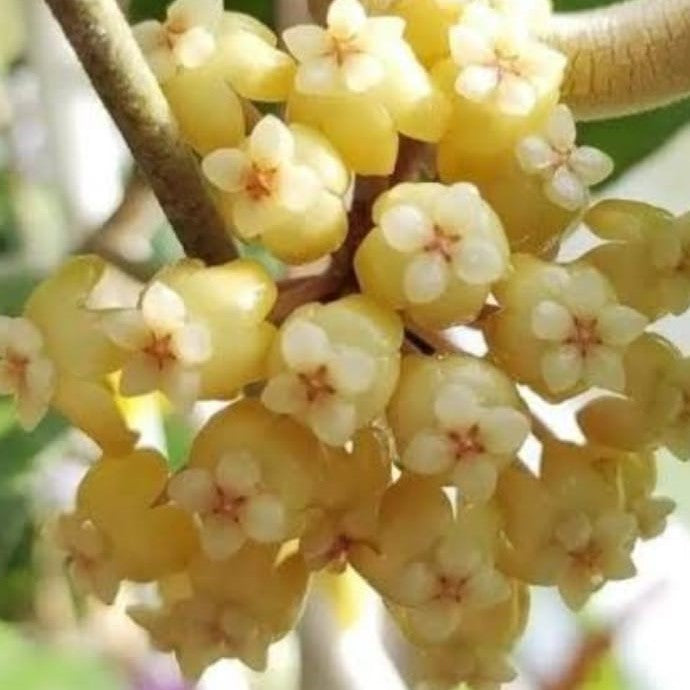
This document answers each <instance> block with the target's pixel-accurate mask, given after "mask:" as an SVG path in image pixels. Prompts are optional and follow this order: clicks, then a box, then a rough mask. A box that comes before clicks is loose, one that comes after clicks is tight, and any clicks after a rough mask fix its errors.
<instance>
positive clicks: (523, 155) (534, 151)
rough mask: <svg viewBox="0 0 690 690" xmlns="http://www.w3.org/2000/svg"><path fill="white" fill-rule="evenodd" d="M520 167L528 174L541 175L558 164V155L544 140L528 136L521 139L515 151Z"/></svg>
mask: <svg viewBox="0 0 690 690" xmlns="http://www.w3.org/2000/svg"><path fill="white" fill-rule="evenodd" d="M515 153H516V155H517V159H518V163H519V164H520V167H521V168H522V169H523V170H524V171H525V172H526V173H530V174H535V173H541V172H544V171H547V170H548V169H549V168H551V167H553V166H555V165H556V164H557V163H558V160H559V158H558V154H557V153H556V152H555V151H554V150H553V148H552V147H551V145H550V144H549V142H548V141H546V140H545V139H542V137H538V136H529V137H525V138H524V139H522V140H521V141H520V142H519V143H518V145H517V147H516V149H515Z"/></svg>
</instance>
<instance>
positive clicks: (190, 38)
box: [132, 0, 223, 82]
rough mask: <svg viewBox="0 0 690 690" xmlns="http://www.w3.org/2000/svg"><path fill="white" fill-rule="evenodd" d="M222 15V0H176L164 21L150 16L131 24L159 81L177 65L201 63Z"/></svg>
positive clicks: (211, 49)
mask: <svg viewBox="0 0 690 690" xmlns="http://www.w3.org/2000/svg"><path fill="white" fill-rule="evenodd" d="M222 16H223V2H222V0H175V2H173V3H172V4H171V5H170V6H169V7H168V11H167V17H166V20H165V21H164V22H159V21H156V20H153V19H152V20H147V21H144V22H141V23H140V24H137V25H136V26H134V27H133V29H132V30H133V32H134V37H135V38H136V40H137V42H138V43H139V46H140V47H141V49H142V51H143V52H144V55H145V56H146V59H147V60H148V63H149V66H150V67H151V69H152V70H153V72H154V74H155V75H156V77H157V78H158V81H160V82H165V81H167V80H168V79H170V77H173V76H174V75H175V74H176V72H177V71H178V69H194V68H195V67H200V66H201V65H203V64H204V63H205V62H206V61H207V60H208V59H209V58H210V57H211V56H212V55H213V53H214V52H215V50H216V39H215V32H216V29H217V27H218V24H219V23H220V20H221V18H222Z"/></svg>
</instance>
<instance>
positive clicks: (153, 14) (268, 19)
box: [129, 0, 273, 25]
mask: <svg viewBox="0 0 690 690" xmlns="http://www.w3.org/2000/svg"><path fill="white" fill-rule="evenodd" d="M171 1H172V0H131V2H130V4H129V18H130V20H131V21H133V22H139V21H141V20H142V19H160V18H161V17H162V16H163V15H164V14H165V8H166V7H167V6H168V5H169V4H170V2H171ZM225 7H226V8H227V9H229V10H234V11H235V12H245V13H246V14H251V15H252V16H254V17H256V18H257V19H260V20H261V21H262V22H265V23H266V24H269V25H271V24H272V23H273V2H272V1H271V0H225Z"/></svg>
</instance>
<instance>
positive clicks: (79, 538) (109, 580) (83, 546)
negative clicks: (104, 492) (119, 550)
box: [56, 513, 122, 604]
mask: <svg viewBox="0 0 690 690" xmlns="http://www.w3.org/2000/svg"><path fill="white" fill-rule="evenodd" d="M56 538H57V543H58V545H59V546H60V547H61V548H62V549H64V550H65V551H66V552H67V567H68V569H69V573H70V576H71V579H72V582H73V583H74V586H75V587H76V589H77V590H78V591H79V593H80V594H93V595H95V596H96V597H98V599H100V600H101V601H102V602H103V603H104V604H112V603H113V601H114V600H115V595H116V594H117V590H118V589H119V587H120V581H121V580H122V575H121V573H120V570H119V568H118V564H117V562H116V561H115V559H114V558H113V553H112V545H111V544H110V542H109V540H108V537H107V536H106V535H105V534H104V533H103V532H101V531H100V530H99V529H98V528H97V527H96V526H95V525H94V524H93V522H91V521H90V520H84V519H83V518H81V517H80V516H79V515H76V514H74V513H72V514H64V515H61V516H60V518H59V520H58V524H57V531H56Z"/></svg>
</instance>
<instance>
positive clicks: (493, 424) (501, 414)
mask: <svg viewBox="0 0 690 690" xmlns="http://www.w3.org/2000/svg"><path fill="white" fill-rule="evenodd" d="M529 428H530V425H529V420H528V419H527V417H526V416H525V415H524V414H523V413H522V412H519V411H518V410H514V409H513V408H511V407H493V408H490V409H488V410H485V411H484V412H482V416H481V419H480V420H479V429H480V431H481V437H482V440H483V441H484V445H485V446H486V450H487V451H488V452H489V453H494V454H497V455H505V454H513V453H516V452H517V451H518V450H519V449H520V446H522V444H523V443H524V442H525V439H526V438H527V436H528V434H529Z"/></svg>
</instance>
